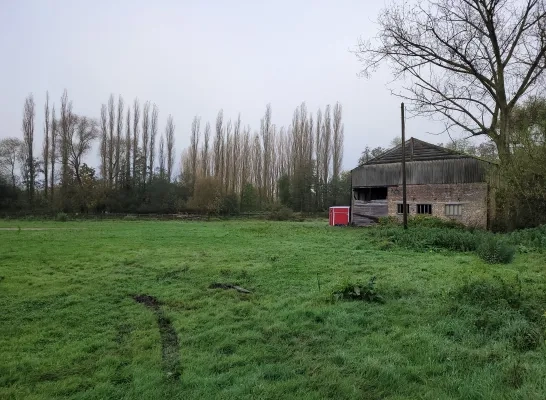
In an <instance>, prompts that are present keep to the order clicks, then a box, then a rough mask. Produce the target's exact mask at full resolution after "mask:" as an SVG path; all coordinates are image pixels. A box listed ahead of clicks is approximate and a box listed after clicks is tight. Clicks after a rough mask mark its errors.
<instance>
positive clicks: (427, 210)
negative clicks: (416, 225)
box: [417, 204, 432, 214]
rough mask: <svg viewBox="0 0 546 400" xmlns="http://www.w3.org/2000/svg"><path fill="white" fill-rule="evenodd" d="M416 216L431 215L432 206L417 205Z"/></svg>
mask: <svg viewBox="0 0 546 400" xmlns="http://www.w3.org/2000/svg"><path fill="white" fill-rule="evenodd" d="M417 214H432V204H417Z"/></svg>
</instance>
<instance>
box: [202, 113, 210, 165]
mask: <svg viewBox="0 0 546 400" xmlns="http://www.w3.org/2000/svg"><path fill="white" fill-rule="evenodd" d="M209 153H210V123H208V122H207V124H206V125H205V135H204V138H203V149H202V151H201V171H202V174H203V176H210V160H209V158H210V154H209Z"/></svg>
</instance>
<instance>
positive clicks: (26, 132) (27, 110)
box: [22, 94, 36, 204]
mask: <svg viewBox="0 0 546 400" xmlns="http://www.w3.org/2000/svg"><path fill="white" fill-rule="evenodd" d="M35 115H36V114H35V111H34V97H33V96H32V94H30V95H28V97H27V98H26V99H25V107H24V110H23V125H22V130H23V142H24V156H25V164H26V166H25V167H26V168H25V171H26V174H25V175H26V176H25V182H26V186H27V191H28V199H29V203H30V204H32V203H33V200H34V179H35V160H34V116H35Z"/></svg>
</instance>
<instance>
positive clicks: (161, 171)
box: [158, 136, 166, 180]
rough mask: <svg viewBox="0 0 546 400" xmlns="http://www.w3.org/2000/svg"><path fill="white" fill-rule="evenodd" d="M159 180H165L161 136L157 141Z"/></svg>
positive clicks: (162, 139) (163, 149)
mask: <svg viewBox="0 0 546 400" xmlns="http://www.w3.org/2000/svg"><path fill="white" fill-rule="evenodd" d="M158 155H159V178H161V179H162V180H163V179H165V158H166V156H165V138H164V137H163V136H161V138H160V139H159V152H158Z"/></svg>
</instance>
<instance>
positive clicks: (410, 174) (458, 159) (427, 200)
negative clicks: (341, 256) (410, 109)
mask: <svg viewBox="0 0 546 400" xmlns="http://www.w3.org/2000/svg"><path fill="white" fill-rule="evenodd" d="M405 149H406V184H407V186H406V188H407V189H406V190H407V206H408V211H409V213H408V215H410V216H413V215H421V214H422V215H432V216H435V217H440V218H444V219H454V220H457V221H460V222H462V223H463V224H465V225H468V226H475V227H480V228H488V227H489V225H490V221H491V218H492V213H491V211H490V210H492V209H493V207H492V204H491V201H490V198H492V196H490V190H491V189H490V185H489V184H488V170H489V168H490V167H491V166H492V165H494V164H491V163H489V162H487V161H484V160H481V159H479V158H476V157H473V156H470V155H467V154H463V153H459V152H455V151H452V150H449V149H446V148H443V147H440V146H436V145H433V144H431V143H427V142H423V141H422V140H419V139H415V138H411V139H409V140H408V141H406V143H405ZM401 165H402V145H401V144H400V145H398V146H396V147H394V148H393V149H391V150H388V151H386V152H385V153H383V154H381V155H380V156H378V157H376V158H374V159H372V160H369V161H368V162H366V163H365V164H363V165H360V166H359V167H357V168H355V169H353V170H352V171H351V186H352V197H351V222H352V223H353V224H355V225H357V226H365V225H370V224H373V223H374V222H376V221H377V219H378V218H379V217H383V216H399V217H400V218H401V217H402V213H403V206H402V168H401Z"/></svg>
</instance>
